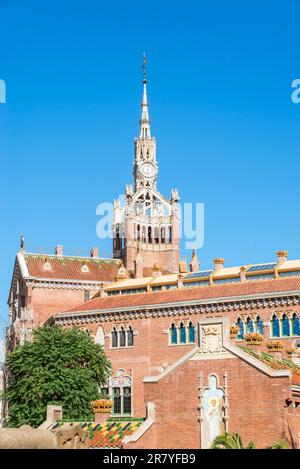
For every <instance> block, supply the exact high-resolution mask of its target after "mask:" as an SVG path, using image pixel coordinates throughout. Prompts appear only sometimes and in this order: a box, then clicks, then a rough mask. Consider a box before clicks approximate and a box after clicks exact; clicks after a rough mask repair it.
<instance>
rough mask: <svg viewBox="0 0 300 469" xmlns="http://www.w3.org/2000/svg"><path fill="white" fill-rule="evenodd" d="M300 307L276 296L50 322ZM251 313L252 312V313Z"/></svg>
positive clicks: (64, 316) (87, 314)
mask: <svg viewBox="0 0 300 469" xmlns="http://www.w3.org/2000/svg"><path fill="white" fill-rule="evenodd" d="M299 304H300V297H299V296H298V295H292V296H289V297H283V296H280V297H275V298H257V299H253V300H251V301H249V300H240V301H237V300H232V301H228V302H225V301H224V300H222V301H220V302H218V300H216V299H214V302H212V303H206V304H203V300H202V301H201V300H199V303H198V304H192V305H191V304H189V302H188V301H186V302H184V304H179V305H176V304H174V305H172V306H165V305H162V306H159V305H155V306H154V307H153V308H151V306H147V308H143V307H140V308H132V309H129V307H126V308H124V309H123V310H122V309H121V308H120V310H117V311H116V310H113V311H111V310H107V311H101V312H100V311H99V312H97V311H96V312H95V311H94V312H82V313H80V312H76V313H59V314H57V315H56V316H54V317H53V318H52V319H51V320H50V321H51V322H54V323H56V324H60V325H70V324H79V323H81V324H85V323H88V322H92V323H94V322H119V321H124V320H127V321H129V320H132V319H145V318H150V317H152V318H158V317H180V316H185V315H191V314H199V313H200V314H203V313H205V314H214V315H219V314H220V313H224V312H230V311H240V312H241V313H240V317H241V318H242V317H243V311H245V313H244V314H246V315H248V314H249V313H248V311H249V310H255V311H256V310H260V309H264V308H274V307H284V306H295V305H299ZM249 312H250V311H249Z"/></svg>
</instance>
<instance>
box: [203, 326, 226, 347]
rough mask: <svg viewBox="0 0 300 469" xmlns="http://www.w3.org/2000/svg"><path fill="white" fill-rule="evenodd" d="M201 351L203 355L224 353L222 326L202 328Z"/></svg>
mask: <svg viewBox="0 0 300 469" xmlns="http://www.w3.org/2000/svg"><path fill="white" fill-rule="evenodd" d="M201 350H202V352H203V353H215V352H221V351H222V324H212V325H202V326H201Z"/></svg>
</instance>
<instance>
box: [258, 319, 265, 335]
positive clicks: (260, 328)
mask: <svg viewBox="0 0 300 469" xmlns="http://www.w3.org/2000/svg"><path fill="white" fill-rule="evenodd" d="M256 332H258V333H259V334H263V333H264V323H263V320H262V319H261V317H260V316H257V318H256Z"/></svg>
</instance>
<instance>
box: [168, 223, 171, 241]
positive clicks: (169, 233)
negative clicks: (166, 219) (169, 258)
mask: <svg viewBox="0 0 300 469" xmlns="http://www.w3.org/2000/svg"><path fill="white" fill-rule="evenodd" d="M168 235H169V236H168V238H169V243H172V226H169V229H168Z"/></svg>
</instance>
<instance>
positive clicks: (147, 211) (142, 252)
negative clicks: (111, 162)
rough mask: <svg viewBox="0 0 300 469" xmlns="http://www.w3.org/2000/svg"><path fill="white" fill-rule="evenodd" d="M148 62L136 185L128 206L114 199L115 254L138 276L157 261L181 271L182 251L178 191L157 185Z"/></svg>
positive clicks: (128, 192)
mask: <svg viewBox="0 0 300 469" xmlns="http://www.w3.org/2000/svg"><path fill="white" fill-rule="evenodd" d="M146 63H147V61H146V56H145V55H144V61H143V97H142V115H141V119H140V133H139V137H137V138H135V141H134V163H133V178H134V186H132V185H131V184H130V185H126V188H125V206H123V207H122V205H121V201H120V200H115V201H114V220H113V236H114V244H113V255H114V257H115V258H121V259H122V260H123V263H124V265H125V267H126V268H127V270H128V271H129V272H130V273H131V274H133V275H135V276H138V277H140V276H143V275H144V276H148V275H151V271H152V267H153V265H154V264H157V265H159V266H160V267H161V269H164V270H167V271H169V272H172V273H175V272H178V265H179V250H180V246H179V227H180V212H179V207H178V202H179V197H178V192H177V190H176V189H174V190H172V191H171V198H170V199H169V200H168V199H167V198H165V197H164V196H163V195H162V194H160V193H159V192H158V191H157V187H156V184H157V176H158V164H157V160H156V139H155V137H152V136H151V128H150V118H149V109H148V97H147V76H146Z"/></svg>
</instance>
